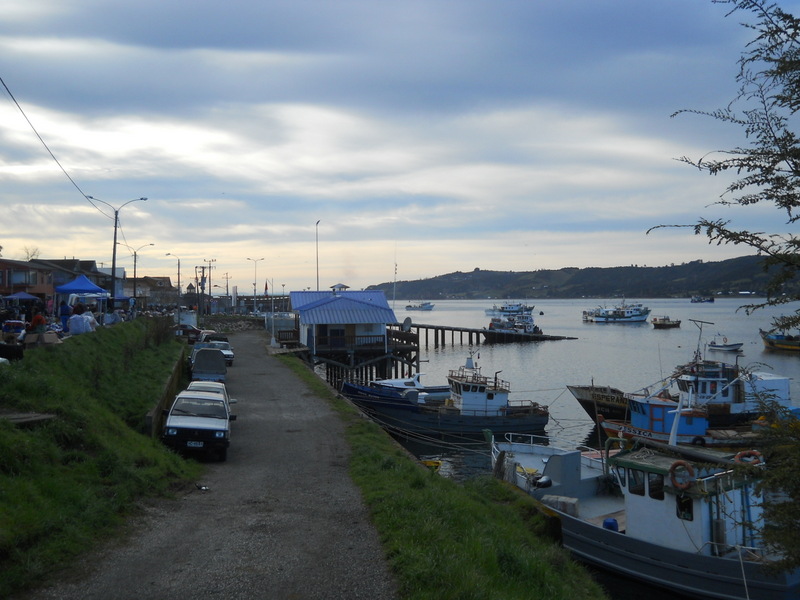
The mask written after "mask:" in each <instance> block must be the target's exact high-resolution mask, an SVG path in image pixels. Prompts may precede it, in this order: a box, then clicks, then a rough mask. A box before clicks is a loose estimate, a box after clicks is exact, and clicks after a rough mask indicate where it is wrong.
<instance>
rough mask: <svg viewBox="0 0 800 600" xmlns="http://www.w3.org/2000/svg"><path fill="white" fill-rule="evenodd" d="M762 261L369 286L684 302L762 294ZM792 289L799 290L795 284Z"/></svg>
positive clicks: (432, 292)
mask: <svg viewBox="0 0 800 600" xmlns="http://www.w3.org/2000/svg"><path fill="white" fill-rule="evenodd" d="M762 260H763V259H762V258H761V257H758V256H746V257H742V258H734V259H730V260H725V261H720V262H704V261H701V260H697V261H693V262H690V263H684V264H680V265H669V266H663V267H639V266H628V267H608V268H585V269H578V268H571V267H567V268H563V269H558V270H545V269H543V270H539V271H520V272H514V271H485V270H482V269H480V268H475V269H474V270H472V271H466V272H461V271H456V272H455V273H448V274H447V275H439V276H437V277H432V278H430V279H420V280H416V281H397V282H392V281H390V282H385V283H381V284H378V285H374V286H370V288H369V289H380V290H384V291H385V292H386V296H387V297H388V298H403V299H409V300H411V299H431V298H465V299H469V298H614V297H628V298H634V297H636V298H682V297H690V296H693V295H697V294H701V295H712V294H713V295H739V294H742V293H752V294H755V295H763V294H764V293H765V288H766V283H767V280H768V279H769V274H768V272H765V271H764V269H763V267H762ZM793 285H794V286H795V287H797V286H798V282H797V281H794V282H793Z"/></svg>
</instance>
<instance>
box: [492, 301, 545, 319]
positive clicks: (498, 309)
mask: <svg viewBox="0 0 800 600" xmlns="http://www.w3.org/2000/svg"><path fill="white" fill-rule="evenodd" d="M533 309H534V307H533V306H532V305H528V304H524V303H522V302H506V303H504V304H501V305H500V306H497V304H495V305H493V306H492V308H487V309H486V310H485V311H484V312H485V313H486V316H488V317H517V316H520V315H530V314H532V313H533Z"/></svg>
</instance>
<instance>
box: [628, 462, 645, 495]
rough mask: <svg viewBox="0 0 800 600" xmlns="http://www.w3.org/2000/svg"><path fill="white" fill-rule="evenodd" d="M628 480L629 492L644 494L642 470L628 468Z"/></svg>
mask: <svg viewBox="0 0 800 600" xmlns="http://www.w3.org/2000/svg"><path fill="white" fill-rule="evenodd" d="M628 481H629V482H630V487H629V489H630V490H631V494H636V495H637V496H644V471H640V470H639V469H628Z"/></svg>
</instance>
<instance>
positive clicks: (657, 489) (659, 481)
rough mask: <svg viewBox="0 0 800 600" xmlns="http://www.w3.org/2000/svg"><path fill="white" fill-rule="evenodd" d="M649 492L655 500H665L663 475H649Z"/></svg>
mask: <svg viewBox="0 0 800 600" xmlns="http://www.w3.org/2000/svg"><path fill="white" fill-rule="evenodd" d="M647 492H648V494H649V495H650V497H651V498H653V499H654V500H663V499H664V476H663V475H662V474H661V473H648V474H647Z"/></svg>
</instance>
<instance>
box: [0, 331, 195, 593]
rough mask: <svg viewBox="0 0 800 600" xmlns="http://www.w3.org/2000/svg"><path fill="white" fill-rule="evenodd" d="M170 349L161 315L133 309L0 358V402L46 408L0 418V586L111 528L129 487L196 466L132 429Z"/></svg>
mask: <svg viewBox="0 0 800 600" xmlns="http://www.w3.org/2000/svg"><path fill="white" fill-rule="evenodd" d="M182 352H183V346H182V345H181V344H179V343H178V342H176V341H175V340H174V337H171V336H169V334H168V330H167V326H165V324H164V323H162V322H159V321H155V320H152V321H151V320H143V319H142V320H139V321H137V322H135V323H129V324H123V325H118V326H115V327H113V328H109V329H102V330H98V331H97V332H95V333H94V334H90V335H89V334H87V335H83V336H80V337H75V338H73V339H69V340H66V341H65V342H64V343H63V344H59V345H55V346H49V347H40V348H35V349H32V350H28V351H26V354H25V358H24V360H23V361H21V362H19V363H14V364H12V365H11V366H10V367H3V368H0V409H3V410H16V411H23V412H26V411H31V412H42V413H51V414H54V415H55V416H56V418H54V419H52V420H50V421H47V422H45V423H43V424H39V425H36V426H33V427H29V428H18V427H14V426H13V425H11V424H10V422H9V421H8V420H5V419H0V457H2V458H1V459H0V572H2V573H3V576H2V578H0V597H6V596H7V595H9V594H10V593H11V592H13V591H16V590H20V589H23V588H24V587H25V586H27V585H30V584H31V583H32V582H35V581H37V580H39V579H40V578H41V577H42V576H43V575H45V574H46V573H48V572H49V571H51V570H52V569H53V568H55V567H58V566H60V565H62V564H64V563H65V562H67V561H69V560H70V559H72V558H73V557H75V556H76V555H77V554H78V553H80V552H82V551H84V550H86V549H87V548H89V547H90V546H91V544H92V543H93V542H94V541H96V539H97V538H98V536H102V535H105V534H108V533H109V532H110V531H113V529H114V527H115V526H116V525H118V524H120V523H121V521H122V518H123V517H124V515H125V514H126V513H127V512H128V511H129V510H130V509H131V507H132V506H133V502H134V501H135V500H136V499H137V498H140V497H142V496H144V495H151V494H161V493H165V492H167V491H168V489H169V486H170V485H171V484H174V483H175V482H177V481H180V480H183V479H188V478H190V477H194V476H196V474H197V473H196V470H197V469H198V466H197V465H196V464H193V463H190V462H186V461H184V460H182V459H181V458H179V457H178V456H177V455H175V454H172V453H170V452H167V451H166V450H165V449H164V448H163V447H162V445H161V444H160V443H159V442H158V441H155V440H152V439H150V438H148V437H146V436H144V435H142V434H140V433H138V431H140V429H141V424H142V421H143V415H144V414H145V413H146V412H147V411H148V410H149V409H150V408H151V407H152V406H153V404H154V403H155V400H156V399H157V398H158V397H160V395H161V393H162V390H163V387H164V385H165V384H166V382H167V381H168V379H169V376H170V373H171V371H172V368H173V366H174V364H175V362H176V360H179V358H180V356H181V355H182Z"/></svg>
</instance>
